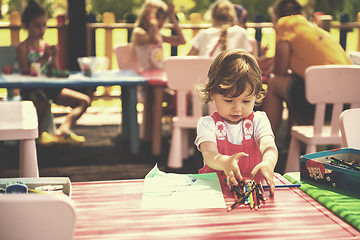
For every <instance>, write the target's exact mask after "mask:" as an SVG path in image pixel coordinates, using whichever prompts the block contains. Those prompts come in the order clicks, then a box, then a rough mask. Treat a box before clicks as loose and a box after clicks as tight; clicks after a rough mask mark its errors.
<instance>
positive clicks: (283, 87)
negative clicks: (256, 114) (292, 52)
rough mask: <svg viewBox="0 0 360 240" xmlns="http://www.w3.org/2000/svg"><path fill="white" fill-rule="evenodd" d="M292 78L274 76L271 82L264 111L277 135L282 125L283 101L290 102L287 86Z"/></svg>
mask: <svg viewBox="0 0 360 240" xmlns="http://www.w3.org/2000/svg"><path fill="white" fill-rule="evenodd" d="M290 79H291V76H290V75H289V76H274V77H272V78H271V79H270V80H269V84H268V89H267V95H266V97H265V99H264V103H263V110H264V111H265V112H266V114H267V116H268V118H269V121H270V124H271V127H272V130H273V132H274V134H275V135H276V134H277V132H278V130H279V128H280V124H281V120H282V112H283V101H285V102H288V96H287V86H288V84H289V81H290Z"/></svg>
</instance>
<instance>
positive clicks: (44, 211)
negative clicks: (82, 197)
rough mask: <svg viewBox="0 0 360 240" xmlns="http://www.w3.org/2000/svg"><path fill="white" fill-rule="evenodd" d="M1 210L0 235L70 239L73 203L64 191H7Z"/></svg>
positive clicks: (8, 238) (32, 239)
mask: <svg viewBox="0 0 360 240" xmlns="http://www.w3.org/2000/svg"><path fill="white" fill-rule="evenodd" d="M0 212H1V219H2V221H1V224H0V239H6V240H18V239H27V240H48V239H52V240H72V239H73V234H74V229H75V220H76V212H75V204H74V203H73V201H72V200H71V199H70V198H69V197H67V196H65V195H46V194H6V195H4V196H1V198H0Z"/></svg>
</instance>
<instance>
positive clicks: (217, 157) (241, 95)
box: [195, 49, 278, 195]
mask: <svg viewBox="0 0 360 240" xmlns="http://www.w3.org/2000/svg"><path fill="white" fill-rule="evenodd" d="M208 78H209V80H208V82H207V83H206V85H205V86H203V87H199V88H200V91H201V93H202V94H203V102H204V103H205V104H207V103H209V102H210V101H214V102H215V106H216V109H217V112H215V113H213V114H212V115H211V116H205V117H202V118H200V119H199V121H198V124H197V137H196V140H195V144H196V146H197V147H198V149H199V150H200V151H201V153H202V156H203V158H204V167H203V168H201V169H200V170H199V173H208V172H216V173H217V174H218V176H219V179H220V180H221V181H222V180H223V179H224V178H226V179H227V183H228V184H229V187H230V186H231V184H234V185H238V182H237V179H238V180H244V179H246V180H248V179H255V181H256V182H259V181H263V179H264V180H265V181H266V182H267V184H268V185H269V186H270V190H271V191H270V193H271V195H274V193H275V185H274V181H273V174H274V168H275V165H276V163H277V158H278V151H277V147H276V145H275V141H274V134H273V132H272V130H271V126H270V122H269V120H268V118H267V116H266V113H265V112H261V111H256V112H254V111H253V109H254V106H255V105H260V104H261V101H262V99H263V98H264V96H265V92H264V90H262V82H261V71H260V68H259V66H258V64H257V62H256V59H255V58H254V57H253V56H252V55H251V54H250V53H247V52H245V51H243V50H239V49H235V50H225V51H223V52H221V53H219V55H217V57H216V58H215V59H214V61H213V63H212V65H211V66H210V69H209V72H208Z"/></svg>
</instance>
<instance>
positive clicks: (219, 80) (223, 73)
mask: <svg viewBox="0 0 360 240" xmlns="http://www.w3.org/2000/svg"><path fill="white" fill-rule="evenodd" d="M207 76H208V82H207V83H206V85H205V86H204V87H203V88H200V91H201V92H202V94H203V99H202V100H203V102H204V103H206V104H207V103H209V102H210V101H211V97H210V94H211V93H213V94H221V95H223V96H224V97H227V98H233V97H238V96H240V95H241V94H242V93H243V92H244V91H245V90H246V89H248V88H249V87H250V89H251V91H250V95H251V94H254V95H255V97H256V100H255V105H256V106H258V105H260V104H261V103H262V100H263V98H264V97H265V94H266V91H265V90H263V89H262V81H261V71H260V68H259V65H258V64H257V61H256V60H255V58H254V57H253V56H252V55H251V54H250V53H247V52H245V51H243V50H240V49H233V50H225V51H223V52H221V53H219V54H218V55H217V56H216V58H215V59H214V61H213V63H212V64H211V66H210V69H209V72H208V75H207Z"/></svg>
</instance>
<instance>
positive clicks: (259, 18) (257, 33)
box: [255, 13, 264, 54]
mask: <svg viewBox="0 0 360 240" xmlns="http://www.w3.org/2000/svg"><path fill="white" fill-rule="evenodd" d="M263 21H264V16H263V15H261V14H260V13H255V22H256V23H262V22H263ZM255 39H256V41H257V43H258V49H260V46H261V39H262V28H256V29H255ZM259 54H260V51H259Z"/></svg>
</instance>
